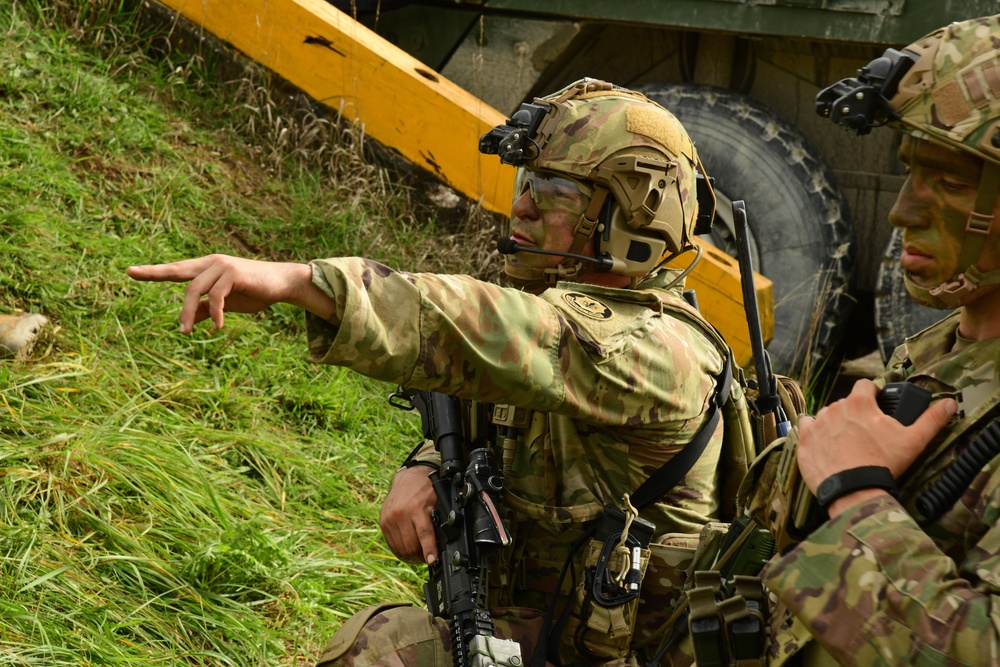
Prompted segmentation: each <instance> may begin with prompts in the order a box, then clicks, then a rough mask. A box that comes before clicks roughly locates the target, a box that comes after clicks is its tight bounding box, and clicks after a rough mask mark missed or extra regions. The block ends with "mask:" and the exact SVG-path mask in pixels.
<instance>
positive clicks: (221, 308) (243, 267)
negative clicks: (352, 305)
mask: <svg viewBox="0 0 1000 667" xmlns="http://www.w3.org/2000/svg"><path fill="white" fill-rule="evenodd" d="M128 275H129V277H131V278H133V279H135V280H144V281H154V282H175V283H177V282H186V283H188V285H187V288H186V289H185V293H184V305H183V306H182V307H181V313H180V322H181V325H180V330H181V332H182V333H191V330H192V329H193V327H194V325H195V324H197V323H198V322H201V321H202V320H206V319H209V318H211V319H212V323H213V324H214V325H215V328H216V329H221V328H222V325H223V322H224V319H225V313H226V312H235V313H256V312H259V311H261V310H264V309H265V308H267V307H268V306H270V305H272V304H274V303H279V302H285V303H290V304H292V305H295V306H299V307H301V308H304V309H305V310H308V311H309V312H311V313H314V314H316V315H318V316H320V317H323V318H329V317H331V316H332V315H333V312H334V304H333V301H332V300H331V299H330V297H328V296H327V295H326V294H324V293H323V292H322V290H320V289H319V288H317V287H316V286H315V285H313V283H312V268H311V267H310V266H309V265H308V264H294V263H286V262H260V261H255V260H250V259H241V258H239V257H229V256H227V255H207V256H205V257H199V258H197V259H187V260H183V261H180V262H172V263H170V264H154V265H146V266H131V267H129V268H128ZM203 297H205V298H203Z"/></svg>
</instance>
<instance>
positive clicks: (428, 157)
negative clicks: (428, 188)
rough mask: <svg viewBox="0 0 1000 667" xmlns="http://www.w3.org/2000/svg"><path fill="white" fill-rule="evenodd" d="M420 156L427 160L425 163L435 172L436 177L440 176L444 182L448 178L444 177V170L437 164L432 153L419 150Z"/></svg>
mask: <svg viewBox="0 0 1000 667" xmlns="http://www.w3.org/2000/svg"><path fill="white" fill-rule="evenodd" d="M420 156H421V157H422V158H424V161H425V162H427V165H428V166H429V167H430V168H431V169H432V170H433V171H434V173H435V174H437V175H438V178H440V179H441V180H442V181H443V182H445V183H447V182H448V179H447V178H446V177H445V173H444V170H443V169H441V165H439V164H438V163H437V161H436V160H435V159H434V154H433V153H428V152H425V151H420Z"/></svg>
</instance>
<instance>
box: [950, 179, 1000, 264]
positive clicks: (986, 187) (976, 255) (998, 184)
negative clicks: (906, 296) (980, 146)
mask: <svg viewBox="0 0 1000 667" xmlns="http://www.w3.org/2000/svg"><path fill="white" fill-rule="evenodd" d="M998 191H1000V164H997V163H995V162H990V161H984V163H983V175H982V176H981V177H980V179H979V192H978V194H977V195H976V204H975V206H974V208H973V209H972V212H971V213H969V219H968V221H967V223H966V226H965V238H964V239H963V240H962V251H961V253H960V255H959V258H958V270H959V271H960V272H964V273H965V274H966V276H967V277H969V269H970V268H972V267H974V266H976V265H977V264H979V262H980V261H982V252H983V248H984V246H985V245H986V240H987V239H988V238H989V236H990V234H991V232H992V231H993V226H994V222H995V220H994V216H993V209H994V208H995V207H996V203H997V192H998Z"/></svg>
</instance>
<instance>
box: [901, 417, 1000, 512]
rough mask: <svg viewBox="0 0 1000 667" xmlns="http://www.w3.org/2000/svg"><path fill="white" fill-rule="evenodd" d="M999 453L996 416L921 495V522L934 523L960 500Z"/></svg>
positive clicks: (999, 428)
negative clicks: (977, 476) (980, 472)
mask: <svg viewBox="0 0 1000 667" xmlns="http://www.w3.org/2000/svg"><path fill="white" fill-rule="evenodd" d="M997 455H1000V420H998V419H994V420H993V422H992V423H990V425H989V426H987V427H986V428H984V429H983V430H982V431H980V433H979V435H977V436H976V437H975V438H974V439H973V440H972V442H970V443H969V446H968V447H966V448H965V450H964V451H963V452H962V453H960V454H959V455H958V456H957V457H955V460H954V461H952V463H951V465H949V466H948V467H947V468H945V471H944V472H943V473H942V474H941V477H939V478H938V479H937V480H935V482H934V483H933V484H931V485H930V486H929V487H928V488H927V489H926V490H925V491H924V492H923V493H922V494H920V497H919V498H917V511H919V512H920V514H921V516H922V517H923V519H922V520H921V524H925V525H926V524H929V523H931V522H933V521H934V520H935V519H937V518H938V517H939V516H941V515H942V514H944V512H945V511H947V510H948V508H949V507H951V506H952V505H954V504H955V503H956V502H958V500H959V498H961V497H962V494H963V493H965V490H966V489H968V488H969V485H970V484H972V480H973V479H975V477H976V475H978V474H979V471H981V470H982V469H983V467H984V466H985V465H986V464H987V463H989V462H990V461H991V460H993V458H995V457H996V456H997Z"/></svg>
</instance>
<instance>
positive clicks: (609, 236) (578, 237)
mask: <svg viewBox="0 0 1000 667" xmlns="http://www.w3.org/2000/svg"><path fill="white" fill-rule="evenodd" d="M480 151H482V152H484V153H496V154H499V155H500V159H501V161H502V162H504V163H507V164H513V165H515V166H517V167H519V168H520V169H527V170H531V171H533V172H539V173H542V172H544V173H548V174H554V175H556V176H559V177H568V178H570V179H574V180H576V181H581V182H583V184H584V185H585V187H586V188H587V190H588V192H587V193H586V194H587V196H588V197H589V200H588V206H587V208H586V210H585V211H584V212H583V213H582V214H581V215H580V220H579V222H578V223H577V226H576V229H575V233H574V241H573V244H572V247H571V248H570V249H569V253H568V254H578V253H579V252H580V251H581V249H582V248H583V246H584V245H585V244H586V242H587V241H588V240H589V239H590V238H592V237H593V238H594V248H595V255H596V256H597V260H598V261H597V262H586V261H581V260H580V259H579V258H574V257H567V258H566V259H564V260H563V261H562V262H561V263H560V265H559V266H558V267H557V268H554V269H529V268H525V267H517V266H512V265H511V263H509V262H508V263H506V271H507V273H508V274H509V275H511V276H512V277H514V278H516V279H520V280H524V281H537V280H544V281H545V283H546V284H550V285H551V284H554V283H555V282H556V281H557V280H559V279H563V278H568V279H573V278H575V277H577V276H578V275H580V274H582V273H585V272H589V271H610V272H612V273H617V274H621V275H626V276H629V277H631V278H632V282H633V284H634V283H635V282H636V281H637V280H638V279H639V278H642V277H643V276H646V275H648V274H649V273H650V272H652V271H654V270H656V269H657V268H658V267H659V266H661V265H662V264H664V263H665V262H666V261H669V260H670V259H671V258H673V257H675V256H676V255H677V254H679V253H681V252H683V251H685V250H688V249H690V248H692V247H693V236H694V234H695V233H696V231H695V227H696V225H698V226H699V229H698V231H697V233H704V231H707V228H708V227H710V226H711V221H712V217H713V215H714V209H715V195H714V193H713V192H712V189H711V185H710V184H709V181H708V179H707V178H702V177H700V176H703V170H702V167H701V163H700V161H699V159H698V155H697V153H696V151H695V147H694V143H693V142H692V141H691V138H690V137H689V136H688V134H687V132H686V131H685V130H684V128H683V127H682V126H681V124H680V122H679V121H678V120H677V119H676V118H675V117H674V115H673V114H671V113H670V112H669V111H667V110H666V109H664V108H663V107H661V106H660V105H658V104H656V103H655V102H653V101H652V100H650V99H648V98H647V97H645V96H644V95H642V94H640V93H637V92H634V91H631V90H626V89H623V88H619V87H617V86H614V85H612V84H610V83H607V82H604V81H596V80H593V79H583V80H581V81H577V82H576V83H574V84H572V85H570V86H567V87H566V88H564V89H563V90H561V91H559V92H557V93H553V94H552V95H548V96H546V97H542V98H537V99H535V100H534V102H533V103H530V104H522V105H521V108H520V109H519V110H518V111H517V112H516V113H515V114H514V115H513V116H512V118H511V119H510V120H509V121H507V123H506V124H505V125H501V126H498V127H496V128H494V129H493V130H492V131H491V132H489V133H487V134H485V135H483V137H482V139H481V140H480ZM521 180H522V179H520V178H519V179H516V181H517V182H521ZM523 191H524V190H523V189H522V190H521V191H519V192H515V198H517V197H519V196H520V195H521V194H522V193H523ZM699 200H700V203H701V207H702V215H701V216H699V213H698V211H699ZM699 221H700V222H699ZM498 245H499V247H500V249H501V252H504V251H505V248H504V239H501V243H500V244H498ZM513 251H514V252H517V251H518V250H517V249H515V250H513ZM507 252H510V250H507Z"/></svg>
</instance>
